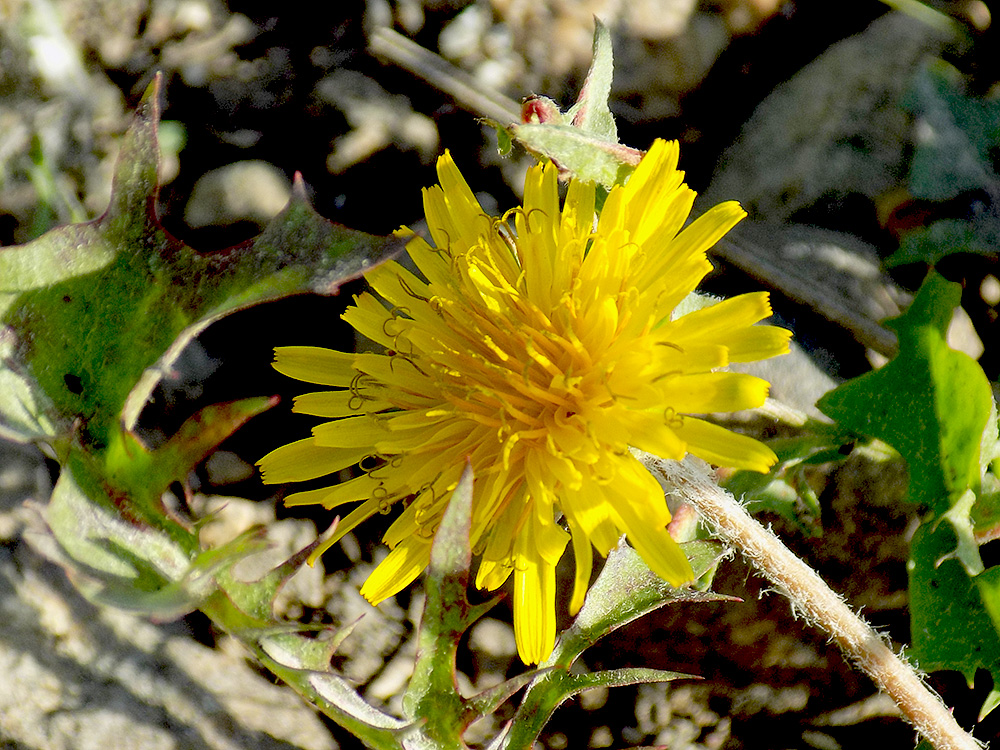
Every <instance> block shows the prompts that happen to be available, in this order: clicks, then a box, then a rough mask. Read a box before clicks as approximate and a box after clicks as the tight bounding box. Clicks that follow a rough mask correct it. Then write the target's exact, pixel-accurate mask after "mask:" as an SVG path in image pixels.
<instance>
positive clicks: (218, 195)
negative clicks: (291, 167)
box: [184, 159, 291, 229]
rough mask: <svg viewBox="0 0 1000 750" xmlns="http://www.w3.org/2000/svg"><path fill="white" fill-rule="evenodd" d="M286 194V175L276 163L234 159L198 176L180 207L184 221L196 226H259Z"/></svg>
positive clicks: (281, 204) (285, 200)
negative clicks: (240, 222) (234, 224)
mask: <svg viewBox="0 0 1000 750" xmlns="http://www.w3.org/2000/svg"><path fill="white" fill-rule="evenodd" d="M289 197H291V186H290V184H289V182H288V178H287V177H286V176H285V173H284V172H282V171H281V170H280V169H278V168H277V167H276V166H274V165H273V164H269V163H267V162H265V161H259V160H256V159H252V160H248V161H238V162H235V163H233V164H227V165H226V166H224V167H219V168H218V169H213V170H212V171H210V172H206V173H205V174H204V175H202V177H201V178H200V179H199V180H198V182H196V183H195V185H194V189H193V190H192V191H191V197H190V198H189V199H188V202H187V206H185V208H184V221H186V222H187V223H188V225H189V226H191V227H194V228H196V229H197V228H199V227H206V226H210V225H226V224H232V223H234V222H237V221H251V222H253V223H255V224H257V225H259V226H263V225H264V224H266V223H267V222H268V221H270V220H271V219H273V218H274V217H275V215H277V213H278V212H279V211H281V209H282V208H284V207H285V204H286V203H288V199H289Z"/></svg>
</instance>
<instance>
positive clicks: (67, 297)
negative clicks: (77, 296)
mask: <svg viewBox="0 0 1000 750" xmlns="http://www.w3.org/2000/svg"><path fill="white" fill-rule="evenodd" d="M72 301H73V298H72V297H70V296H69V295H68V294H64V295H63V302H72Z"/></svg>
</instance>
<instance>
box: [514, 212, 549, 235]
mask: <svg viewBox="0 0 1000 750" xmlns="http://www.w3.org/2000/svg"><path fill="white" fill-rule="evenodd" d="M521 213H522V214H523V215H524V227H525V229H527V230H528V231H529V232H530V231H531V217H532V216H533V215H534V214H535V213H540V214H541V215H542V218H543V221H542V229H544V228H545V226H546V224H545V221H544V219H545V218H547V217H548V214H546V213H545V211H544V210H543V209H541V208H532V209H530V210H528V211H527V212H525V211H524V210H523V209H522V211H521ZM549 226H554V224H553V222H551V221H550V222H549Z"/></svg>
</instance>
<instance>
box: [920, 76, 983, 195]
mask: <svg viewBox="0 0 1000 750" xmlns="http://www.w3.org/2000/svg"><path fill="white" fill-rule="evenodd" d="M903 103H904V106H906V107H907V108H908V109H909V110H910V111H911V112H913V113H914V114H915V115H916V116H917V118H918V123H917V129H916V133H917V138H916V141H917V143H916V149H915V151H914V154H913V160H912V163H911V166H910V192H911V193H913V195H915V196H916V197H918V198H926V199H928V200H934V201H945V200H948V199H950V198H954V197H956V196H957V195H959V194H960V193H962V192H965V191H968V190H980V189H987V190H990V189H991V188H995V187H996V186H997V185H998V180H997V175H996V173H995V172H994V171H993V167H992V163H993V162H992V156H991V150H992V149H993V148H995V147H996V144H997V142H998V141H1000V102H997V101H991V100H987V99H983V98H981V97H974V96H966V95H965V93H964V92H963V91H962V89H961V85H960V80H959V74H958V71H956V70H955V69H954V68H952V67H951V66H949V65H947V64H946V63H944V62H942V61H940V60H938V61H934V62H932V63H930V64H928V65H925V66H924V68H923V69H922V70H921V71H920V73H919V74H918V75H917V76H916V78H915V79H914V82H913V86H912V87H911V89H910V91H909V93H908V94H907V96H906V97H905V99H904V102H903Z"/></svg>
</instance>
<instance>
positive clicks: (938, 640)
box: [908, 524, 1000, 685]
mask: <svg viewBox="0 0 1000 750" xmlns="http://www.w3.org/2000/svg"><path fill="white" fill-rule="evenodd" d="M950 532H951V530H950V529H948V528H947V527H942V528H940V529H938V530H936V531H935V530H932V528H931V525H930V524H923V525H921V526H920V527H919V528H918V529H917V531H916V533H915V534H914V537H913V542H912V545H911V549H910V562H909V565H908V568H909V574H910V632H911V637H912V639H913V648H912V650H910V651H909V652H908V653H909V654H910V655H911V656H913V657H914V658H915V660H916V662H917V664H918V665H919V666H920V668H921V669H923V670H926V671H932V670H937V669H953V670H956V671H959V672H961V673H962V674H963V675H964V676H965V678H966V679H967V680H968V681H969V684H970V685H971V684H972V680H973V679H974V677H975V674H976V670H977V669H987V670H989V671H990V672H991V673H992V674H993V680H994V684H1000V636H998V624H997V623H996V622H995V621H993V620H991V618H990V614H989V612H988V611H987V607H986V604H987V602H988V603H990V605H991V606H992V605H995V604H996V601H997V600H996V595H997V589H996V582H997V575H998V573H997V572H996V571H998V570H1000V568H990V569H989V570H987V571H986V572H985V573H984V574H982V575H979V576H976V577H975V578H970V577H969V576H968V574H967V573H966V572H965V570H964V569H963V568H962V566H961V564H959V562H958V561H957V560H954V559H949V555H951V554H952V552H953V551H954V545H955V537H954V535H953V534H952V533H950ZM939 561H940V565H938V564H937V563H938V562H939ZM980 580H983V581H984V582H983V583H980ZM984 593H985V594H986V596H984Z"/></svg>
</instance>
